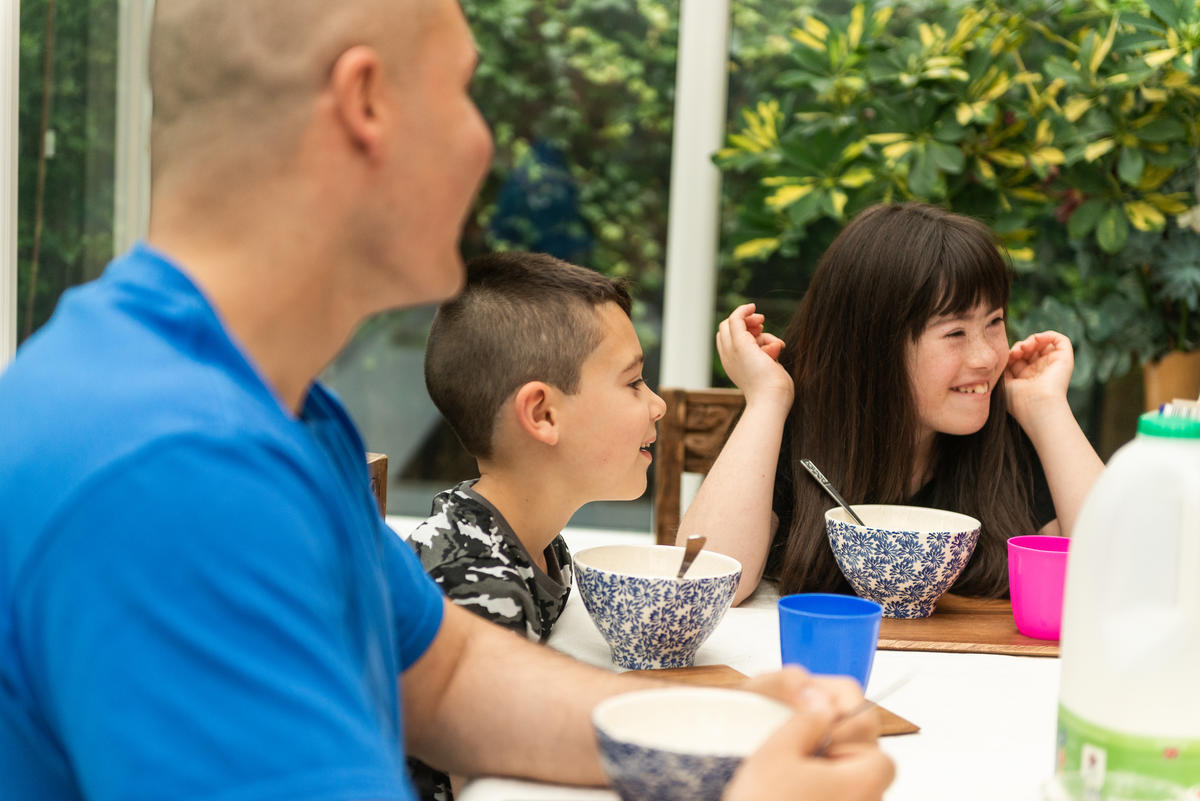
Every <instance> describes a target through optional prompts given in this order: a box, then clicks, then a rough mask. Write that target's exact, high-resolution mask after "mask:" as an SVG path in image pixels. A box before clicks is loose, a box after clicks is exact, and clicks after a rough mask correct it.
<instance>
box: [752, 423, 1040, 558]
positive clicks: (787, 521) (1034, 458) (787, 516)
mask: <svg viewBox="0 0 1200 801" xmlns="http://www.w3.org/2000/svg"><path fill="white" fill-rule="evenodd" d="M790 428H791V424H790V423H789V424H788V425H787V426H785V428H784V432H783V442H782V444H781V446H780V450H779V466H778V467H777V468H776V470H775V489H774V494H773V497H772V499H771V509H772V511H774V512H775V515H776V516H777V517H778V518H779V526H778V528H776V529H775V539H774V540H773V541H772V543H771V550H770V553H769V554H768V555H767V566H766V571H765V575H767V576H769V577H777V576H778V575H779V571H780V568H781V567H782V565H781V560H782V558H783V544H784V542H785V541H786V540H787V536H788V532H789V531H791V528H792V514H793V510H794V509H795V505H796V499H795V495H794V490H793V485H792V481H793V476H794V475H795V471H797V470H799V471H801V472H805V471H804V468H803V467H801V466H800V465H799V464H796V465H793V464H792V443H791V433H790ZM1018 447H1020V448H1022V449H1024V451H1025V452H1024V454H1023V456H1024V461H1025V463H1026V464H1029V465H1030V466H1031V468H1032V469H1031V471H1030V476H1029V480H1030V493H1029V498H1030V503H1031V506H1032V509H1031V510H1030V511H1031V512H1032V514H1033V521H1034V527H1033V531H1031V532H1028V533H1030V534H1032V533H1035V532H1037V531H1040V530H1041V528H1042V527H1043V526H1045V525H1046V524H1047V523H1049V522H1051V521H1052V520H1054V519H1056V518H1057V517H1058V514H1057V513H1056V512H1055V511H1054V499H1053V498H1052V497H1051V496H1050V484H1049V483H1048V482H1047V481H1046V473H1045V471H1044V470H1043V469H1042V462H1041V460H1040V459H1039V458H1038V455H1037V451H1036V450H1035V449H1034V447H1033V443H1032V442H1030V441H1029V437H1027V436H1026V435H1025V432H1023V431H1022V432H1020V438H1019V440H1018ZM934 484H935V481H930V482H929V483H927V484H925V486H923V487H921V489H919V490H917V492H916V494H915V495H913V496H912V497H911V498H909V499H908V500H906V501H904V505H905V506H932V505H933V498H934V496H935V489H936V487H935V486H934ZM870 502H871V501H865V503H870ZM829 505H830V506H831V507H832V506H834V505H835V504H834V501H833V500H832V499H830V501H829ZM950 511H955V510H953V509H952V510H950Z"/></svg>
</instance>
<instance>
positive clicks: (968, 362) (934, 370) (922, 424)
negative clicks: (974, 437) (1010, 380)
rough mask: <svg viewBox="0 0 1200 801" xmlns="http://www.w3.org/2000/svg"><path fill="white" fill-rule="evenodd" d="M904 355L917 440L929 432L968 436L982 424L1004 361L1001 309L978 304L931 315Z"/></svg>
mask: <svg viewBox="0 0 1200 801" xmlns="http://www.w3.org/2000/svg"><path fill="white" fill-rule="evenodd" d="M905 357H906V361H907V367H908V380H909V384H910V386H911V387H912V393H913V400H914V403H915V406H916V412H917V425H918V429H917V436H918V441H919V442H921V441H928V440H929V438H930V437H932V435H933V434H934V433H942V434H957V435H964V434H974V433H975V432H976V431H978V430H979V429H981V428H983V424H984V423H986V422H987V419H988V409H989V407H990V404H991V400H992V391H993V390H994V389H995V388H996V383H997V382H998V381H999V380H1000V376H1002V375H1003V374H1004V368H1005V366H1006V365H1007V364H1008V332H1007V331H1006V330H1005V328H1004V310H1003V309H998V308H989V307H988V306H987V305H986V304H979V305H978V306H976V307H975V308H973V309H971V310H970V311H967V312H965V313H963V314H956V315H946V316H939V317H934V318H932V319H930V321H929V322H928V323H927V324H926V326H925V329H924V330H923V331H922V332H921V333H920V335H919V336H918V337H917V339H916V340H915V341H913V342H910V343H909V344H908V346H907V348H906V351H905Z"/></svg>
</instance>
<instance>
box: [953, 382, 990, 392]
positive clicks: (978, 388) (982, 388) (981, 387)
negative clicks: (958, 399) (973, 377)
mask: <svg viewBox="0 0 1200 801" xmlns="http://www.w3.org/2000/svg"><path fill="white" fill-rule="evenodd" d="M953 390H954V391H955V392H962V393H964V394H967V395H982V394H984V393H985V392H987V384H976V385H975V386H971V387H954V388H953Z"/></svg>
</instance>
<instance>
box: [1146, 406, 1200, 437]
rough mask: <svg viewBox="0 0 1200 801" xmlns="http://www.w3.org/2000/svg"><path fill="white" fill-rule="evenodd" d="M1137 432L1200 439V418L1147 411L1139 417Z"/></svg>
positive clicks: (1154, 435) (1157, 435)
mask: <svg viewBox="0 0 1200 801" xmlns="http://www.w3.org/2000/svg"><path fill="white" fill-rule="evenodd" d="M1137 432H1138V433H1139V434H1147V435H1149V436H1151V437H1174V438H1176V439H1200V419H1196V418H1193V417H1182V416H1176V415H1170V414H1161V413H1160V412H1146V413H1145V414H1143V415H1142V416H1141V417H1139V418H1138V426H1137Z"/></svg>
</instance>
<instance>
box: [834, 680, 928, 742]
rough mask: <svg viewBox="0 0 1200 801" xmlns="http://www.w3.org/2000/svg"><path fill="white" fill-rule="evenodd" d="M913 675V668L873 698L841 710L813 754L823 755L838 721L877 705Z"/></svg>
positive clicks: (907, 681) (906, 682)
mask: <svg viewBox="0 0 1200 801" xmlns="http://www.w3.org/2000/svg"><path fill="white" fill-rule="evenodd" d="M915 675H916V671H915V670H914V671H910V672H909V673H906V674H904V675H903V676H901V677H900V678H898V679H896V680H895V681H894V682H892V683H891V684H889V685H888V686H887V687H884V688H883V689H882V690H880V691H879V692H878V693H876V694H875V697H874V698H864V699H863V700H862V702H861V703H860V704H858V706H855V707H851V708H850V709H848V710H846V711H845V712H843V713H841V714H840V715H838V716H837V717H835V718H834V719H833V723H831V724H829V731H827V732H825V738H824V739H823V740H821V743H820V745H818V746H817V750H815V751H814V752H813V755H814V756H822V755H824V753H825V751H826V749H828V748H829V745H830V744H831V743H832V742H833V730H834V729H836V728H837V727H838V724H839V723H841V722H842V721H844V720H846V718H852V717H854V716H855V715H857V714H859V713H860V712H866V711H867V710H868V709H871V708H873V707H877V706H879V704H880V703H881V702H882V701H883V699H884V698H887V697H888V696H889V695H891V694H892V693H894V692H896V690H899V689H900V688H901V687H903V686H904V685H905V684H908V683H909V682H910V681H912V677H913V676H915Z"/></svg>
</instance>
